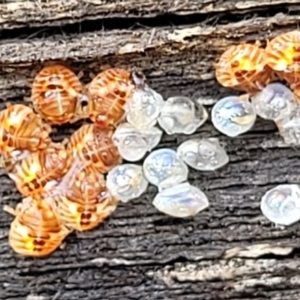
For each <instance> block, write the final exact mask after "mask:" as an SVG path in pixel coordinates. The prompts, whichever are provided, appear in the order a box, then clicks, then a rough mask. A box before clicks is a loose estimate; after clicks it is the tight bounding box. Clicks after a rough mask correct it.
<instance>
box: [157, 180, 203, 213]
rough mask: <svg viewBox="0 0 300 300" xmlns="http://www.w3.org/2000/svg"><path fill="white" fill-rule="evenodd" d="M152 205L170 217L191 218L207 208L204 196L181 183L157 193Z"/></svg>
mask: <svg viewBox="0 0 300 300" xmlns="http://www.w3.org/2000/svg"><path fill="white" fill-rule="evenodd" d="M153 205H154V206H155V207H156V208H157V209H158V210H159V211H161V212H162V213H165V214H167V215H169V216H172V217H177V218H186V217H191V216H194V215H196V214H197V213H199V212H200V211H202V210H204V209H206V208H207V207H208V206H209V202H208V199H207V197H206V195H205V194H204V193H203V192H202V191H201V190H200V189H199V188H197V187H195V186H192V185H190V184H189V183H187V182H185V183H181V184H178V185H175V186H173V187H170V188H168V189H165V190H163V191H161V192H159V193H158V194H157V195H156V197H155V198H154V200H153Z"/></svg>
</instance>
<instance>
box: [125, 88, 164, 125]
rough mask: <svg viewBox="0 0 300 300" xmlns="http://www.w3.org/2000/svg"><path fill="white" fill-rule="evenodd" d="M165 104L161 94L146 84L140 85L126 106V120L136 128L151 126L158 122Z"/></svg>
mask: <svg viewBox="0 0 300 300" xmlns="http://www.w3.org/2000/svg"><path fill="white" fill-rule="evenodd" d="M163 105H164V99H163V97H162V96H161V95H160V94H158V93H157V92H156V91H154V90H153V89H151V88H150V87H149V86H148V85H146V84H145V85H142V86H138V87H137V88H136V89H135V91H134V92H133V94H132V97H131V99H130V100H129V101H128V102H127V105H126V107H125V109H126V120H127V122H128V123H130V124H132V125H133V126H134V127H136V128H140V129H148V128H151V127H153V126H155V124H156V123H157V118H158V116H159V114H160V112H161V110H162V107H163Z"/></svg>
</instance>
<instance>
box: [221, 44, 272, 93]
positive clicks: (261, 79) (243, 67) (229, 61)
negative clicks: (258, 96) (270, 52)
mask: <svg viewBox="0 0 300 300" xmlns="http://www.w3.org/2000/svg"><path fill="white" fill-rule="evenodd" d="M264 57H265V56H264V49H262V48H260V47H259V46H258V45H256V44H240V45H234V46H231V47H230V48H229V49H227V50H226V51H225V52H224V53H223V54H222V55H221V57H220V59H219V62H218V63H217V64H216V78H217V80H218V82H219V83H220V84H221V85H223V86H225V87H230V88H233V89H235V90H240V91H244V92H247V93H255V92H257V91H259V90H261V89H262V88H263V87H264V86H266V85H267V84H268V83H269V82H270V81H271V79H272V75H273V74H272V71H271V69H270V68H269V67H268V66H267V65H266V63H265V60H264Z"/></svg>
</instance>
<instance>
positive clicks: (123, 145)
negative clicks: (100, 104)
mask: <svg viewBox="0 0 300 300" xmlns="http://www.w3.org/2000/svg"><path fill="white" fill-rule="evenodd" d="M162 133H163V132H162V131H161V130H160V129H158V128H157V127H152V128H148V129H138V128H136V127H134V126H133V125H131V124H129V123H122V124H120V125H119V126H118V127H117V128H116V131H115V132H114V134H113V137H112V140H113V142H114V144H115V145H116V146H117V147H118V151H119V153H120V155H121V156H122V157H123V158H124V159H126V160H127V161H130V162H134V161H138V160H140V159H142V158H143V157H144V156H145V155H146V153H147V152H148V151H151V150H152V149H153V148H154V147H156V146H157V145H158V144H159V142H160V140H161V137H162Z"/></svg>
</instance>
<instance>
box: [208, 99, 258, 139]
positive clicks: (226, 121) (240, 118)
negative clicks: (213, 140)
mask: <svg viewBox="0 0 300 300" xmlns="http://www.w3.org/2000/svg"><path fill="white" fill-rule="evenodd" d="M211 116H212V123H213V125H214V127H215V128H216V129H217V130H219V131H220V132H222V133H223V134H225V135H227V136H229V137H236V136H238V135H240V134H242V133H245V132H247V131H249V130H250V129H251V128H252V126H253V125H254V123H255V120H256V114H255V112H254V110H253V107H252V105H251V103H250V102H249V101H247V100H241V99H240V98H239V97H237V96H229V97H225V98H222V99H221V100H219V101H218V102H217V103H216V104H215V105H214V107H213V109H212V112H211Z"/></svg>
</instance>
